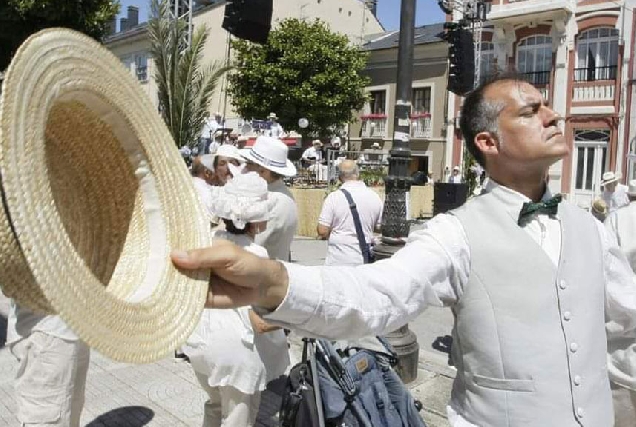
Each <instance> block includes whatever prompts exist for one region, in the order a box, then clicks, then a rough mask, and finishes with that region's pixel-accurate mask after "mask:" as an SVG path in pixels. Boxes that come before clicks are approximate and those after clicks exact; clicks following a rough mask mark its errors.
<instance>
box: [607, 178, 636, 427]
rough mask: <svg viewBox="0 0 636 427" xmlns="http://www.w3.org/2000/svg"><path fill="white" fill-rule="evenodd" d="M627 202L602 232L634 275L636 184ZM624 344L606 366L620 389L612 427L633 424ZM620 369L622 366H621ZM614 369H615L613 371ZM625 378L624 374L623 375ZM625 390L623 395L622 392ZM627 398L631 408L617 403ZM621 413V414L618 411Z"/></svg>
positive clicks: (635, 412) (634, 381)
mask: <svg viewBox="0 0 636 427" xmlns="http://www.w3.org/2000/svg"><path fill="white" fill-rule="evenodd" d="M625 194H626V195H627V197H628V198H629V205H627V206H625V207H622V208H620V209H617V210H615V211H614V212H612V213H611V214H609V215H608V216H607V218H606V219H605V222H604V224H605V228H607V230H608V231H609V232H611V233H612V235H614V236H615V237H616V241H617V242H618V246H619V247H620V248H621V250H622V251H623V253H624V254H625V256H626V257H627V261H629V265H630V267H631V268H632V271H634V272H636V181H634V180H632V181H630V182H629V187H628V188H627V192H626V193H625ZM624 341H625V342H621V341H618V340H617V341H616V342H614V343H611V346H614V347H617V349H616V350H614V351H612V350H613V349H612V348H610V354H611V357H612V359H613V360H612V363H610V365H609V366H610V371H609V377H610V380H611V381H612V383H613V384H615V385H618V386H620V388H615V390H614V395H615V400H616V404H615V408H616V410H617V411H616V425H615V427H628V426H633V425H634V424H635V422H636V421H635V420H636V378H635V376H634V372H636V366H633V363H634V360H633V359H632V357H631V355H632V354H636V345H635V344H634V343H633V339H629V338H628V339H626V340H624ZM622 365H624V366H622ZM615 366H618V367H619V368H618V369H615V368H614V367H615ZM626 372H627V373H629V374H627V375H626V374H625V373H626ZM625 390H626V391H625ZM626 394H629V401H630V403H631V407H629V405H626V404H622V405H621V402H624V401H627V399H621V397H623V396H625V395H626ZM621 409H622V410H621Z"/></svg>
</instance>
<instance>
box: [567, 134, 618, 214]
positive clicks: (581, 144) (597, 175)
mask: <svg viewBox="0 0 636 427" xmlns="http://www.w3.org/2000/svg"><path fill="white" fill-rule="evenodd" d="M574 134H575V136H574V138H575V139H574V153H573V154H574V156H573V171H572V172H573V173H572V176H573V180H572V184H573V189H572V195H573V196H574V203H575V204H577V205H578V206H580V207H582V208H584V209H589V208H590V206H591V205H592V202H593V201H594V199H596V198H597V197H600V194H601V192H602V189H601V187H600V183H601V177H602V176H603V172H605V169H606V160H607V143H608V141H609V131H604V130H603V131H587V130H586V131H575V133H574Z"/></svg>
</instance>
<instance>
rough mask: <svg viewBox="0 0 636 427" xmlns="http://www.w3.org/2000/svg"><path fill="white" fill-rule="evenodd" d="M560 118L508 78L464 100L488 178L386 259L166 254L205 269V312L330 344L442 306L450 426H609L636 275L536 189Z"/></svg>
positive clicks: (569, 209) (631, 320)
mask: <svg viewBox="0 0 636 427" xmlns="http://www.w3.org/2000/svg"><path fill="white" fill-rule="evenodd" d="M560 119H561V118H560V117H559V116H558V115H557V114H556V113H555V112H554V111H553V110H551V109H550V108H549V107H548V106H547V105H546V104H545V102H544V100H543V96H542V95H541V93H540V92H539V91H538V90H537V89H536V88H534V87H533V86H532V85H531V84H529V83H527V81H525V80H524V79H522V78H520V77H516V76H511V75H499V76H496V77H495V78H494V79H493V80H491V81H488V82H486V83H484V84H483V85H481V86H480V87H478V88H477V89H475V90H474V91H473V92H471V93H469V94H468V95H467V96H466V98H465V100H464V104H463V106H462V112H461V128H462V134H463V136H464V138H465V140H466V146H467V148H468V149H469V150H470V152H471V154H472V155H473V156H474V157H475V159H476V160H477V162H479V163H480V164H481V165H482V166H484V168H485V169H486V171H487V173H488V175H489V177H490V180H489V183H488V184H487V186H486V188H485V189H484V192H483V194H481V195H480V196H477V197H473V198H472V199H471V200H469V201H468V202H467V203H466V204H464V205H463V206H462V207H460V208H458V209H455V210H453V211H450V212H449V213H445V214H439V215H437V216H436V217H434V218H433V219H431V220H430V221H429V222H428V223H427V224H426V226H425V227H424V228H423V229H421V230H417V231H415V232H413V233H411V235H410V236H409V238H408V242H407V243H406V245H405V246H404V248H403V249H401V250H400V251H398V252H397V253H396V254H395V255H393V256H392V257H391V258H389V259H385V260H381V261H379V262H376V263H374V264H365V265H361V266H355V267H350V266H343V267H340V266H338V267H331V266H322V267H315V266H301V265H296V264H286V263H280V262H276V261H272V260H260V259H257V258H256V257H255V256H253V255H251V254H249V253H246V252H244V251H242V250H241V249H240V248H238V247H236V246H235V245H233V244H231V243H229V242H223V241H217V242H215V243H213V244H212V246H211V247H208V248H203V249H198V250H190V251H189V252H184V251H177V252H174V253H173V255H172V257H173V261H174V263H175V264H176V265H177V266H179V267H180V268H185V269H206V268H210V269H211V270H212V272H213V273H214V274H213V276H212V279H211V285H210V297H209V298H208V306H209V307H213V308H224V307H232V306H236V305H253V306H254V307H255V309H256V310H257V311H258V312H260V314H262V315H263V316H264V318H265V319H266V320H267V321H268V322H271V323H276V324H278V325H280V326H284V327H291V328H295V329H300V330H301V331H305V332H306V333H311V334H313V335H316V336H322V337H328V338H330V339H344V338H349V339H355V338H358V337H363V336H368V335H374V334H382V333H386V332H388V331H393V330H395V329H397V328H399V327H401V326H402V325H404V324H405V323H407V322H409V321H412V320H413V319H414V318H415V317H416V316H417V315H418V314H419V313H421V312H422V310H424V309H425V308H426V306H428V305H434V306H443V305H444V306H449V307H451V309H452V311H453V314H454V316H455V325H454V328H453V337H454V340H453V349H452V351H453V360H454V362H455V364H456V367H457V376H456V378H455V381H454V385H453V390H452V394H451V401H450V404H449V406H448V419H449V421H450V424H451V426H453V427H466V426H469V427H472V426H507V427H517V426H533V427H535V426H542V427H544V426H546V427H548V426H554V427H575V426H578V427H581V426H584V427H587V426H592V427H611V426H612V425H613V422H614V411H613V408H612V394H611V391H610V386H609V378H608V369H607V364H608V360H609V362H610V363H611V362H612V358H611V357H610V358H609V359H608V354H607V342H609V343H610V345H611V348H614V347H613V343H614V342H621V341H622V340H627V342H631V343H633V342H634V336H635V329H636V297H635V293H636V292H635V290H634V289H635V288H634V275H633V272H632V271H631V269H630V267H629V264H628V262H627V260H626V258H625V256H624V255H623V254H622V253H621V251H620V249H619V248H618V246H617V245H616V244H615V242H614V239H613V237H612V236H611V234H610V233H608V232H607V231H606V230H605V228H604V227H603V225H602V224H601V223H600V222H598V221H597V220H596V219H594V218H593V217H592V216H591V215H590V214H589V213H588V212H585V211H583V210H581V209H579V208H577V207H576V206H574V205H573V204H571V203H568V202H567V201H563V202H561V197H560V195H557V196H553V195H552V194H551V193H550V190H549V189H548V188H547V185H546V182H545V176H546V173H547V171H548V169H549V168H550V166H551V165H553V164H554V163H556V162H558V161H559V160H561V159H562V158H564V157H565V156H567V155H568V154H569V152H570V149H569V145H568V143H567V142H566V139H565V137H564V135H563V133H562V131H561V130H560V128H559V126H558V121H559V120H560ZM582 248H584V250H583V249H582ZM217 278H222V280H219V279H217ZM254 278H257V280H254ZM254 282H256V283H259V286H257V287H254V286H253V285H252V286H250V283H254ZM229 283H232V284H234V286H231V285H229ZM343 284H346V286H343ZM610 356H611V355H610ZM626 357H627V358H628V359H629V360H630V362H631V364H629V365H628V366H635V365H636V363H634V354H633V353H629V354H627V355H626ZM622 366H624V365H621V366H617V367H614V366H612V369H614V368H617V369H620V368H621V367H622ZM623 374H624V375H627V376H630V377H632V378H633V376H634V372H633V371H626V372H623Z"/></svg>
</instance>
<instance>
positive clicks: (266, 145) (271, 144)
mask: <svg viewBox="0 0 636 427" xmlns="http://www.w3.org/2000/svg"><path fill="white" fill-rule="evenodd" d="M288 151H289V149H288V148H287V145H285V143H284V142H283V141H281V140H280V139H277V138H272V137H271V136H259V137H258V138H256V141H255V142H254V145H252V146H251V147H250V148H244V149H242V150H240V152H241V155H242V156H243V157H244V158H245V159H246V160H249V161H251V162H254V163H256V164H257V165H261V166H263V167H264V168H266V169H269V170H271V171H272V172H276V173H277V174H279V175H283V176H294V175H296V166H294V164H293V163H292V162H291V161H290V160H289V159H288V158H287V153H288Z"/></svg>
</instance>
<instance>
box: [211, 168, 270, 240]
mask: <svg viewBox="0 0 636 427" xmlns="http://www.w3.org/2000/svg"><path fill="white" fill-rule="evenodd" d="M231 169H232V173H233V177H232V178H231V179H229V180H228V181H227V183H226V184H225V185H224V186H223V187H213V188H212V194H213V196H214V200H215V203H214V205H213V207H212V210H213V211H214V214H215V215H217V216H219V217H220V218H224V219H229V220H231V221H232V222H233V223H234V225H235V226H236V227H237V228H239V229H242V228H245V226H246V225H247V224H248V223H251V222H259V221H267V219H268V217H269V206H268V204H267V194H268V192H267V182H266V181H265V180H264V179H263V178H261V177H260V176H259V175H258V173H256V172H247V173H241V172H240V169H239V168H237V167H233V168H231Z"/></svg>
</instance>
